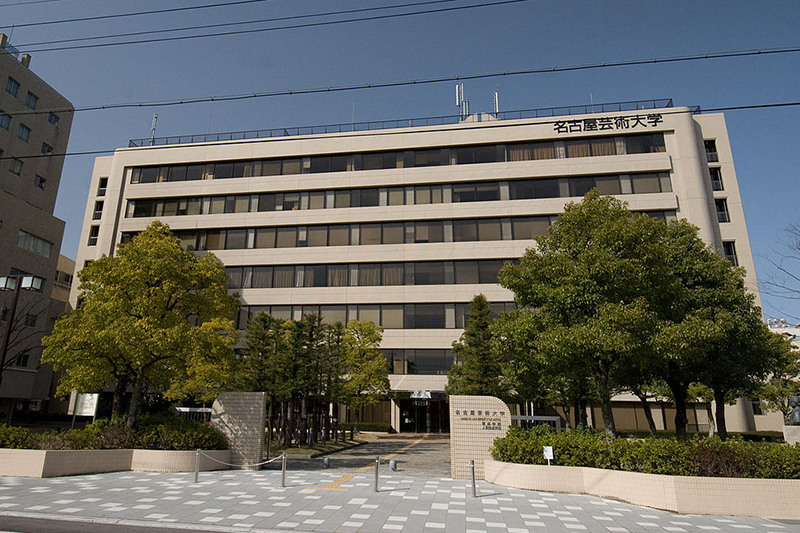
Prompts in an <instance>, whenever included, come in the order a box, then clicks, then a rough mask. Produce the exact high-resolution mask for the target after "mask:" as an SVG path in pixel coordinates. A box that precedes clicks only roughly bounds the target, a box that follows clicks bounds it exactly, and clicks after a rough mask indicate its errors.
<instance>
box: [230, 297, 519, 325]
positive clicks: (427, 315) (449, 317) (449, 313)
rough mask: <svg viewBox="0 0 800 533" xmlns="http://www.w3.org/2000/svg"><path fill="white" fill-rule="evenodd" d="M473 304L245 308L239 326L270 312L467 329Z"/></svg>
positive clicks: (330, 320) (500, 306)
mask: <svg viewBox="0 0 800 533" xmlns="http://www.w3.org/2000/svg"><path fill="white" fill-rule="evenodd" d="M490 306H491V308H492V313H493V314H494V315H495V316H496V315H497V314H499V313H503V312H507V311H511V310H513V309H516V304H515V303H513V302H494V303H491V304H490ZM469 309H470V304H469V303H438V304H351V305H302V306H301V305H294V306H292V305H272V306H270V305H243V306H241V307H240V308H239V315H238V317H237V320H236V323H237V327H238V328H239V329H241V330H244V329H247V324H248V323H249V321H250V320H251V319H252V318H253V317H255V316H256V315H258V314H259V313H269V314H271V315H272V316H274V317H275V318H277V319H280V320H300V319H301V318H302V316H303V315H308V314H312V313H313V314H316V315H319V316H321V317H322V321H323V322H324V323H326V324H335V323H336V322H339V323H342V324H347V322H348V321H349V320H358V321H361V322H374V323H375V324H377V325H379V326H381V327H383V328H384V329H463V328H464V326H465V324H466V322H467V321H468V320H469Z"/></svg>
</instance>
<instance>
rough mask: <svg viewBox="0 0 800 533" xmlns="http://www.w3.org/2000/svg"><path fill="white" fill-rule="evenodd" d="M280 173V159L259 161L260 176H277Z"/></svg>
mask: <svg viewBox="0 0 800 533" xmlns="http://www.w3.org/2000/svg"><path fill="white" fill-rule="evenodd" d="M280 173H281V160H280V159H266V160H264V161H261V175H262V176H278V175H279V174H280Z"/></svg>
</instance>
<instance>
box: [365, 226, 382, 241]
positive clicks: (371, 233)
mask: <svg viewBox="0 0 800 533" xmlns="http://www.w3.org/2000/svg"><path fill="white" fill-rule="evenodd" d="M360 231H361V244H362V245H369V244H380V243H381V225H380V224H361V230H360Z"/></svg>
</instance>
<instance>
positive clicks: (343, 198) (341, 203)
mask: <svg viewBox="0 0 800 533" xmlns="http://www.w3.org/2000/svg"><path fill="white" fill-rule="evenodd" d="M333 198H334V200H333V207H335V208H337V209H338V208H341V207H350V202H351V200H352V196H351V195H350V191H336V192H334V193H333Z"/></svg>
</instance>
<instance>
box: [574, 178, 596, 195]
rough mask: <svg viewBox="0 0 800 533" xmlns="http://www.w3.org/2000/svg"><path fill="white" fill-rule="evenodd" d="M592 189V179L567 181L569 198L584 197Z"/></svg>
mask: <svg viewBox="0 0 800 533" xmlns="http://www.w3.org/2000/svg"><path fill="white" fill-rule="evenodd" d="M593 188H594V178H593V177H583V178H570V180H569V195H570V196H584V195H585V194H586V193H587V192H589V191H591V190H592V189H593Z"/></svg>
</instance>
